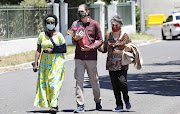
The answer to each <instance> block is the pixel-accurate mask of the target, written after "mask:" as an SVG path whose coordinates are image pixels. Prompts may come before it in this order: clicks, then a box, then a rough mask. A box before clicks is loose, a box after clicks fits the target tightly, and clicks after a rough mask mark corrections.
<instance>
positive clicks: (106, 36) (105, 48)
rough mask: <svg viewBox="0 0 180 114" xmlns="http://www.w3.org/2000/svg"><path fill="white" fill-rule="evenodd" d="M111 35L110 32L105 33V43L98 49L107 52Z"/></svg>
mask: <svg viewBox="0 0 180 114" xmlns="http://www.w3.org/2000/svg"><path fill="white" fill-rule="evenodd" d="M109 35H110V33H107V34H106V35H105V41H104V42H103V45H102V46H101V47H100V48H98V51H100V52H102V53H106V52H107V45H108V39H109Z"/></svg>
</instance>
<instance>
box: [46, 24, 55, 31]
mask: <svg viewBox="0 0 180 114" xmlns="http://www.w3.org/2000/svg"><path fill="white" fill-rule="evenodd" d="M46 27H47V28H48V29H49V30H53V29H54V28H55V25H54V24H47V25H46Z"/></svg>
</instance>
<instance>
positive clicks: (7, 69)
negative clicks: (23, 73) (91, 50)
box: [0, 39, 161, 74]
mask: <svg viewBox="0 0 180 114" xmlns="http://www.w3.org/2000/svg"><path fill="white" fill-rule="evenodd" d="M133 42H134V43H135V44H136V45H137V46H144V45H148V44H151V43H157V42H161V40H158V39H155V40H148V41H146V40H138V41H133ZM65 58H66V61H70V60H73V59H74V54H71V55H67V56H65ZM32 62H33V61H32ZM32 62H28V63H23V64H20V65H15V66H7V67H0V74H3V73H6V72H11V71H16V70H21V69H28V68H32V65H31V63H32Z"/></svg>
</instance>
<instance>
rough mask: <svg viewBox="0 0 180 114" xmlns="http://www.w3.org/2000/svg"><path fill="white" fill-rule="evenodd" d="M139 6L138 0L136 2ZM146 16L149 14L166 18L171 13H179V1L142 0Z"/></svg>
mask: <svg viewBox="0 0 180 114" xmlns="http://www.w3.org/2000/svg"><path fill="white" fill-rule="evenodd" d="M137 4H138V6H140V0H137ZM144 10H145V12H146V16H148V15H150V14H164V15H165V17H166V18H167V17H168V16H169V15H170V14H171V13H172V11H180V0H144Z"/></svg>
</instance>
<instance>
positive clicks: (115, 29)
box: [112, 26, 121, 32]
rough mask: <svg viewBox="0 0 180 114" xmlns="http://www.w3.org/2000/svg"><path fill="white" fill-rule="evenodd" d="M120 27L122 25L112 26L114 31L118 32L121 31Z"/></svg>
mask: <svg viewBox="0 0 180 114" xmlns="http://www.w3.org/2000/svg"><path fill="white" fill-rule="evenodd" d="M120 29H121V28H120V27H114V26H113V27H112V31H113V32H117V31H119V30H120Z"/></svg>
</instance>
